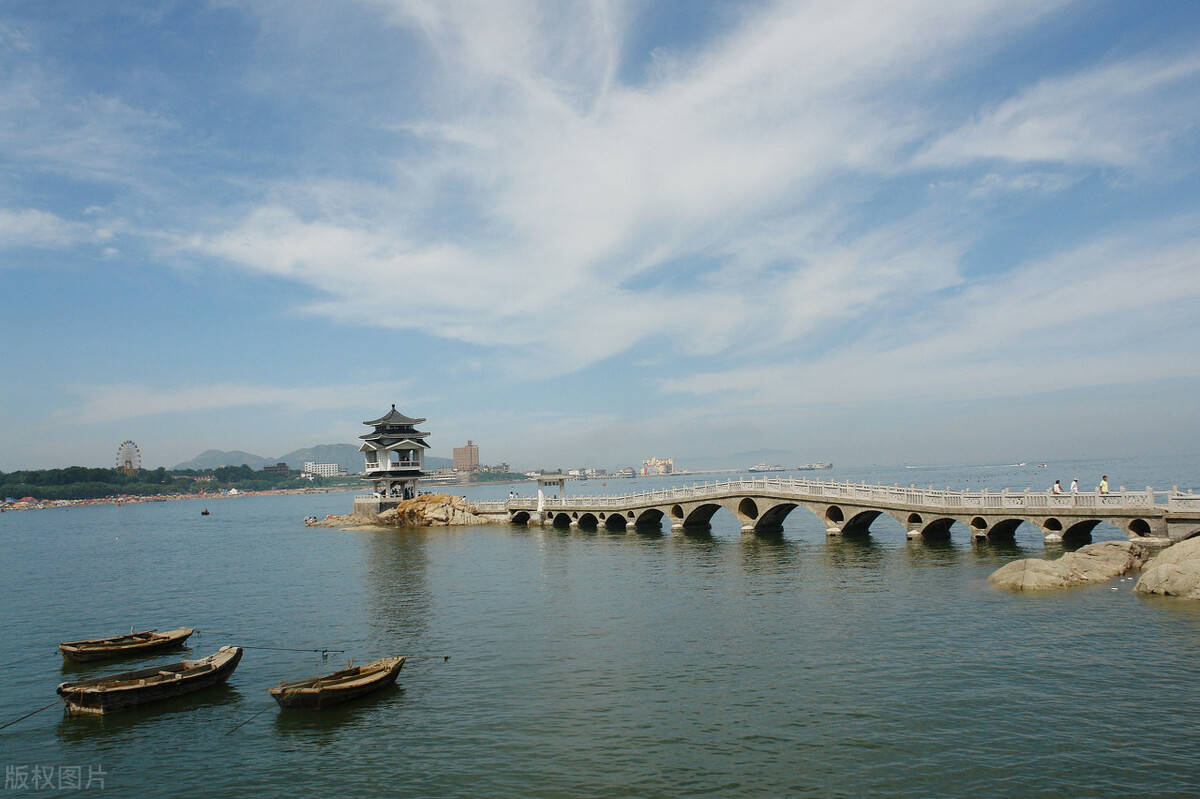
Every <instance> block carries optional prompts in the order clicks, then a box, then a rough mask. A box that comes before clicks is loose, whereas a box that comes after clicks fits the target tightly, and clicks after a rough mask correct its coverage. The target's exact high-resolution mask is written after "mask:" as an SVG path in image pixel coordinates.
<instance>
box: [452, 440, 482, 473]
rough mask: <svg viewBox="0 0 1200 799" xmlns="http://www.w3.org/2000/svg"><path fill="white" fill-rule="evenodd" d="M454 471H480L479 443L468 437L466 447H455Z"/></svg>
mask: <svg viewBox="0 0 1200 799" xmlns="http://www.w3.org/2000/svg"><path fill="white" fill-rule="evenodd" d="M454 471H456V472H478V471H479V445H477V444H476V443H475V442H473V441H471V439H469V438H468V439H467V445H466V446H465V447H455V448H454Z"/></svg>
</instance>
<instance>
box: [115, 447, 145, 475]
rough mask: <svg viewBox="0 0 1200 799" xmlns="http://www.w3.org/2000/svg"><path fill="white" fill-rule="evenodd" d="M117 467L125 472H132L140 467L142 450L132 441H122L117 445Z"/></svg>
mask: <svg viewBox="0 0 1200 799" xmlns="http://www.w3.org/2000/svg"><path fill="white" fill-rule="evenodd" d="M117 468H118V469H120V470H121V471H123V472H125V474H133V473H134V472H136V471H137V470H138V469H140V468H142V451H141V450H140V449H138V445H137V444H135V443H134V442H132V441H128V440H126V441H122V442H121V446H119V447H117Z"/></svg>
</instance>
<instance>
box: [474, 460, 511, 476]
mask: <svg viewBox="0 0 1200 799" xmlns="http://www.w3.org/2000/svg"><path fill="white" fill-rule="evenodd" d="M479 471H481V472H487V473H489V474H511V473H512V469H511V468H510V467H509V465H508V464H507V463H504V462H500V463H496V464H493V465H491V466H486V465H481V466H480V467H479Z"/></svg>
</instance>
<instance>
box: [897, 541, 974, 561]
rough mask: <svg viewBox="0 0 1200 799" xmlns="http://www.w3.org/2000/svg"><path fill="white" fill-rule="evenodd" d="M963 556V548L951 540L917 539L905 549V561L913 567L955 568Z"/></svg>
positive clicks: (910, 542)
mask: <svg viewBox="0 0 1200 799" xmlns="http://www.w3.org/2000/svg"><path fill="white" fill-rule="evenodd" d="M962 555H963V547H962V546H961V545H960V544H957V543H955V542H954V541H953V540H952V539H949V538H934V539H923V538H917V539H914V540H912V541H909V542H908V545H907V546H906V547H905V548H904V560H905V562H906V563H908V564H909V565H911V566H955V565H958V564H959V563H960V562H962Z"/></svg>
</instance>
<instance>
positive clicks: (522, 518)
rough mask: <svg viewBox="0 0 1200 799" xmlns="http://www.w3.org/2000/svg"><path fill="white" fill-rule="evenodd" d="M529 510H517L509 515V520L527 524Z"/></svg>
mask: <svg viewBox="0 0 1200 799" xmlns="http://www.w3.org/2000/svg"><path fill="white" fill-rule="evenodd" d="M529 518H530V517H529V511H527V510H519V511H517V512H516V513H514V514H513V515H512V516H510V517H509V519H508V520H509V521H510V522H512V523H513V524H529Z"/></svg>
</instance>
